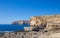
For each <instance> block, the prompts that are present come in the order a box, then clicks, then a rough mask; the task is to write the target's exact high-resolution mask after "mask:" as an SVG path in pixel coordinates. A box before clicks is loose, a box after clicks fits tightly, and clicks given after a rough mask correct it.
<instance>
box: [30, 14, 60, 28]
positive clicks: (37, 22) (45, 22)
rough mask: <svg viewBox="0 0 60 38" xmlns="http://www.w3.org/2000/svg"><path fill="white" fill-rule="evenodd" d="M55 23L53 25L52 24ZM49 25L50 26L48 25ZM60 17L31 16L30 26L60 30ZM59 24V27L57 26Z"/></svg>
mask: <svg viewBox="0 0 60 38" xmlns="http://www.w3.org/2000/svg"><path fill="white" fill-rule="evenodd" d="M52 22H55V24H52ZM49 23H50V24H49ZM59 23H60V15H49V16H33V17H31V18H30V25H31V26H33V27H37V26H38V27H40V26H45V27H46V28H49V27H50V28H49V29H51V28H52V26H53V28H57V27H59V28H60V24H59ZM57 24H59V25H57Z"/></svg>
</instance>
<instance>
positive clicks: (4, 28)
mask: <svg viewBox="0 0 60 38" xmlns="http://www.w3.org/2000/svg"><path fill="white" fill-rule="evenodd" d="M24 27H29V25H12V24H0V31H18V30H24Z"/></svg>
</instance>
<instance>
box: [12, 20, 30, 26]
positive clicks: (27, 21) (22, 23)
mask: <svg viewBox="0 0 60 38" xmlns="http://www.w3.org/2000/svg"><path fill="white" fill-rule="evenodd" d="M29 23H30V21H29V20H18V21H14V22H13V23H12V24H17V25H18V24H19V25H29Z"/></svg>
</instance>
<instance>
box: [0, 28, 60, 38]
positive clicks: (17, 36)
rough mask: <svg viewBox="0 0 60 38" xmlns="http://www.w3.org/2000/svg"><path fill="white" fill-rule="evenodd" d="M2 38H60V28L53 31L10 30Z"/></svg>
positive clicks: (0, 37) (0, 36)
mask: <svg viewBox="0 0 60 38" xmlns="http://www.w3.org/2000/svg"><path fill="white" fill-rule="evenodd" d="M0 38H60V29H59V30H51V31H43V30H41V31H39V32H37V31H30V32H8V33H4V34H3V35H0Z"/></svg>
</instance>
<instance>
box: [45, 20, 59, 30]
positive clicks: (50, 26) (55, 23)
mask: <svg viewBox="0 0 60 38" xmlns="http://www.w3.org/2000/svg"><path fill="white" fill-rule="evenodd" d="M45 29H46V30H53V29H60V21H52V22H48V23H47V25H46V28H45Z"/></svg>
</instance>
